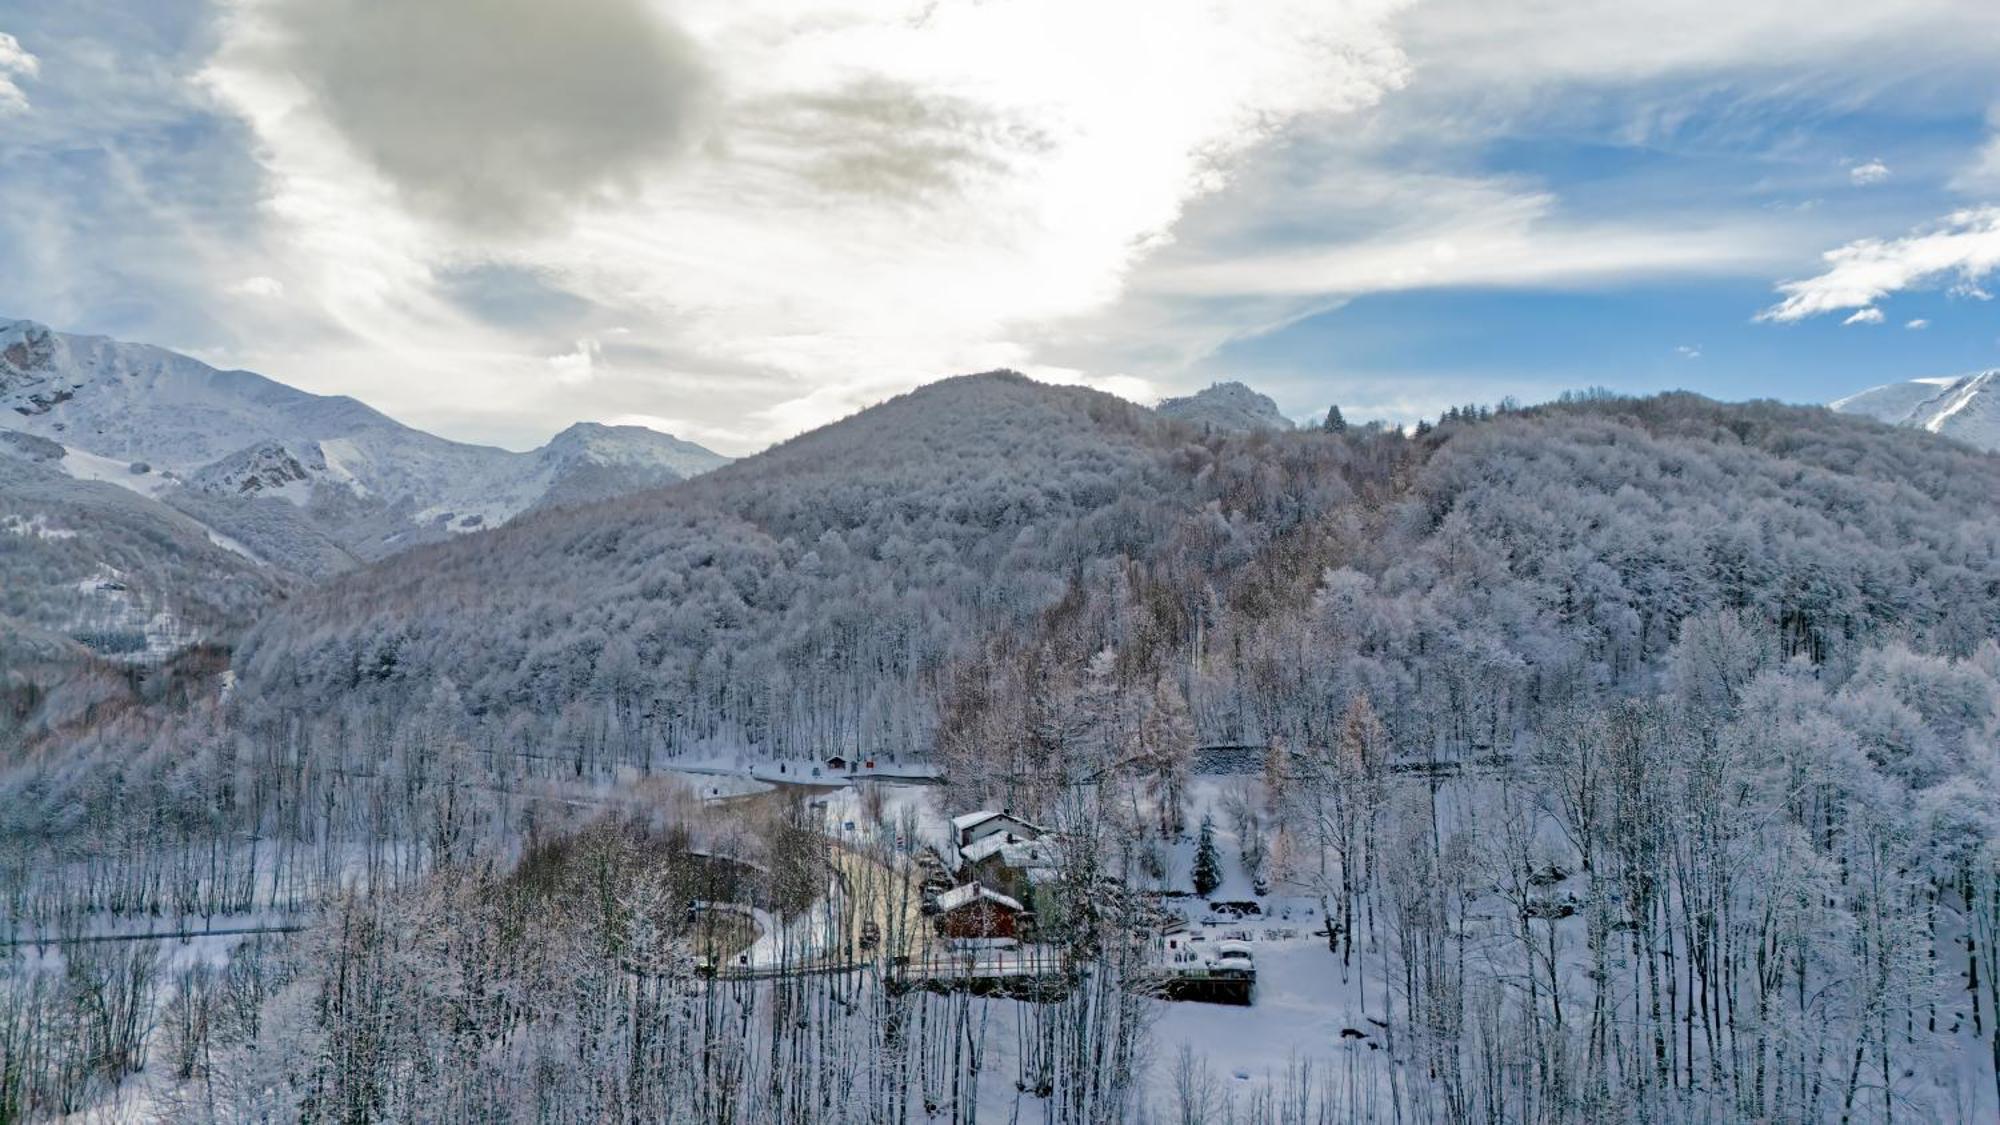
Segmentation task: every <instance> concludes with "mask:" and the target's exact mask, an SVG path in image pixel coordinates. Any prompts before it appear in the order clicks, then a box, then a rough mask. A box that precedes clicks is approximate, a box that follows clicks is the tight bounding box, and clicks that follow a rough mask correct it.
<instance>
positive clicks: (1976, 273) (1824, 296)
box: [1757, 207, 2000, 322]
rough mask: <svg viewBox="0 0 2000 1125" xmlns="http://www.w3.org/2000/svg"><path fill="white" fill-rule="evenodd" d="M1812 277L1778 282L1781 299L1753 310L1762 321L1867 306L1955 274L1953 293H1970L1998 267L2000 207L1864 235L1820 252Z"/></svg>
mask: <svg viewBox="0 0 2000 1125" xmlns="http://www.w3.org/2000/svg"><path fill="white" fill-rule="evenodd" d="M1821 258H1822V260H1824V261H1825V263H1826V267H1827V268H1826V269H1825V270H1824V271H1823V272H1821V273H1820V274H1818V275H1817V276H1815V277H1809V278H1805V279H1803V280H1799V281H1787V282H1783V283H1781V284H1780V285H1779V286H1778V292H1780V293H1783V294H1784V295H1785V299H1784V300H1782V301H1780V302H1778V303H1777V304H1775V305H1772V306H1771V307H1770V308H1767V309H1765V310H1764V311H1763V312H1761V313H1758V314H1757V319H1759V320H1767V321H1780V322H1784V321H1795V320H1803V319H1805V318H1806V317H1809V316H1816V315H1819V314H1821V313H1829V312H1839V311H1843V310H1846V309H1864V310H1865V309H1868V308H1870V307H1871V306H1873V305H1874V304H1875V302H1877V301H1879V300H1881V299H1882V298H1884V297H1886V296H1888V295H1889V294H1891V293H1897V292H1901V291H1903V290H1906V289H1922V288H1934V287H1937V286H1939V285H1941V284H1943V283H1945V282H1947V281H1949V280H1952V279H1954V278H1955V279H1956V284H1955V285H1954V286H1953V287H1952V288H1953V291H1954V292H1955V293H1960V294H1962V295H1971V294H1972V292H1976V291H1978V282H1979V281H1980V280H1981V279H1983V278H1985V277H1986V276H1987V275H1988V274H1991V273H1992V272H1993V271H1994V270H1995V269H2000V207H1980V208H1971V209H1967V210H1964V211H1958V212H1955V213H1953V214H1951V215H1948V216H1946V217H1945V218H1944V219H1943V220H1942V221H1940V222H1938V223H1936V224H1934V225H1933V226H1931V227H1929V228H1926V229H1922V230H1918V231H1915V232H1913V233H1911V234H1909V235H1906V236H1904V237H1902V238H1892V239H1874V238H1864V239H1860V240H1858V241H1855V242H1850V243H1848V244H1847V245H1845V246H1841V247H1837V248H1835V249H1833V250H1829V251H1827V252H1826V253H1825V254H1823V255H1821Z"/></svg>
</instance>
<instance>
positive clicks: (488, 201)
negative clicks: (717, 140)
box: [271, 0, 709, 231]
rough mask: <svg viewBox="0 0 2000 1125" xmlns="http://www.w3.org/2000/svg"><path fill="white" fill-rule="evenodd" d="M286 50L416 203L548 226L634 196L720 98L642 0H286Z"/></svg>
mask: <svg viewBox="0 0 2000 1125" xmlns="http://www.w3.org/2000/svg"><path fill="white" fill-rule="evenodd" d="M272 16H273V19H272V24H271V26H272V27H273V28H274V30H275V32H276V36H277V42H276V53H277V54H278V56H279V57H281V58H282V59H283V63H284V65H285V66H287V67H288V68H289V69H290V71H291V73H292V74H294V75H296V76H297V78H298V79H299V81H300V82H301V83H302V84H303V85H304V86H305V87H306V89H307V90H308V91H310V96H311V98H312V102H313V105H314V107H315V108H316V109H317V110H318V111H319V112H321V113H323V114H324V115H325V117H326V120H327V121H328V122H329V123H331V124H332V125H333V126H334V128H335V129H337V130H338V131H339V133H340V134H341V136H342V137H343V138H344V139H345V140H346V141H347V142H348V144H350V145H351V146H352V147H353V149H354V151H355V152H356V153H357V154H359V155H360V156H361V157H362V158H363V159H365V160H367V161H368V162H369V163H370V164H372V165H373V166H374V167H375V169H376V170H378V171H379V172H380V173H381V174H382V175H383V176H385V177H386V178H387V179H388V180H389V181H390V182H392V183H393V184H394V185H395V186H396V188H397V189H398V191H399V192H401V194H402V195H403V196H404V197H405V198H406V199H407V200H408V201H409V203H410V205H411V206H412V207H414V208H416V209H418V210H421V211H424V212H427V213H429V214H431V215H434V216H437V217H439V218H442V219H445V220H448V221H449V222H451V223H454V224H457V225H459V226H462V227H465V228H467V229H474V230H493V229H498V230H507V231H511V230H517V229H523V228H542V227H546V226H548V225H550V224H551V222H552V221H556V220H559V219H560V218H561V217H563V216H565V215H567V213H568V212H569V211H570V210H571V209H573V208H575V207H577V206H579V205H581V204H584V203H586V202H589V201H591V200H594V199H596V198H599V197H601V196H603V195H605V194H607V193H617V192H621V191H625V192H629V191H631V190H634V189H635V188H636V186H637V185H638V183H639V182H640V181H642V180H643V179H644V178H645V177H646V176H648V175H649V174H651V173H652V171H653V170H654V169H655V168H656V167H658V166H659V165H660V164H662V163H664V162H666V161H668V160H670V159H671V158H672V157H674V156H676V155H678V154H679V153H680V152H682V151H683V149H684V148H685V146H686V144H687V143H688V140H689V138H690V136H691V134H692V133H693V131H694V122H695V121H696V119H697V118H698V116H699V112H700V108H701V106H702V105H703V103H704V102H705V101H706V99H707V96H708V94H707V88H708V84H709V79H708V76H707V74H706V72H705V70H704V68H703V66H702V63H701V60H700V58H699V54H698V51H697V48H696V47H695V46H694V44H693V43H692V42H691V41H690V40H689V39H688V38H687V36H686V35H685V34H683V33H682V32H680V31H679V30H677V29H676V28H675V27H673V26H672V25H670V24H668V23H667V22H665V20H664V19H663V18H662V17H661V16H659V15H658V14H657V13H656V12H655V11H654V10H653V8H652V6H651V5H649V4H647V3H646V2H645V0H564V2H563V3H560V4H552V3H547V2H545V0H421V2H418V3H409V2H405V0H282V2H281V3H279V4H277V5H276V7H275V8H274V10H273V12H272Z"/></svg>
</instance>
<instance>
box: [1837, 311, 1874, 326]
mask: <svg viewBox="0 0 2000 1125" xmlns="http://www.w3.org/2000/svg"><path fill="white" fill-rule="evenodd" d="M1840 323H1842V324H1880V323H1882V310H1881V309H1862V310H1861V311H1860V312H1858V313H1855V314H1854V315H1853V316H1850V317H1848V318H1847V319H1846V320H1843V321H1841V322H1840Z"/></svg>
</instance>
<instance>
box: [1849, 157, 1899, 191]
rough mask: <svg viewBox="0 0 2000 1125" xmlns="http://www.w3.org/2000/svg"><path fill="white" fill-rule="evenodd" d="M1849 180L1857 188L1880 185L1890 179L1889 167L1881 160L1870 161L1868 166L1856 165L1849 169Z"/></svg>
mask: <svg viewBox="0 0 2000 1125" xmlns="http://www.w3.org/2000/svg"><path fill="white" fill-rule="evenodd" d="M1847 178H1848V179H1849V180H1852V181H1853V182H1854V184H1855V186H1857V187H1867V186H1869V185H1871V184H1879V183H1881V182H1882V181H1883V180H1886V179H1888V178H1889V166H1888V165H1887V164H1884V163H1882V162H1881V161H1880V160H1870V161H1868V162H1867V163H1866V164H1856V165H1854V166H1853V167H1851V168H1849V169H1848V170H1847Z"/></svg>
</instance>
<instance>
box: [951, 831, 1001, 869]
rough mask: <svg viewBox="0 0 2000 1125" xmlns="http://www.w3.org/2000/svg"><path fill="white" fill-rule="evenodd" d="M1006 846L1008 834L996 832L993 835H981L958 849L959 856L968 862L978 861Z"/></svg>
mask: <svg viewBox="0 0 2000 1125" xmlns="http://www.w3.org/2000/svg"><path fill="white" fill-rule="evenodd" d="M1006 846H1007V836H1006V834H1005V833H1001V832H996V833H994V834H993V835H991V836H981V837H980V838H979V839H977V840H974V841H973V842H971V843H970V844H967V845H965V846H964V847H962V848H960V849H958V858H960V859H962V860H964V861H965V862H967V863H978V862H979V861H980V860H982V859H985V858H986V857H988V856H990V855H992V854H993V853H995V852H997V851H1000V850H1001V849H1003V848H1005V847H1006Z"/></svg>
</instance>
